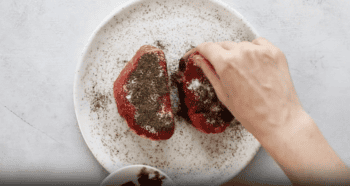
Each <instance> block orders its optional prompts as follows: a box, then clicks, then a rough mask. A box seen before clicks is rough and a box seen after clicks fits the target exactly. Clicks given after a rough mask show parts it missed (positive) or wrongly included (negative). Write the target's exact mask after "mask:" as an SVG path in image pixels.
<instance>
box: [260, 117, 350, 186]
mask: <svg viewBox="0 0 350 186" xmlns="http://www.w3.org/2000/svg"><path fill="white" fill-rule="evenodd" d="M291 122H293V125H290V126H292V127H286V128H285V129H283V130H281V131H280V132H278V133H275V134H273V135H271V136H268V137H264V139H260V142H261V144H262V145H263V146H264V148H265V149H266V150H267V151H268V152H269V153H270V155H271V156H272V157H273V158H274V159H275V160H276V161H277V162H278V163H279V165H280V166H281V168H282V169H283V171H284V172H285V173H286V175H287V176H288V177H289V179H290V180H291V181H292V182H293V183H294V184H325V183H330V184H332V183H337V184H340V183H343V184H344V185H348V184H350V181H349V177H350V174H349V169H348V168H347V167H346V165H345V164H344V163H343V162H342V161H341V160H340V158H339V157H338V156H337V155H336V153H335V152H334V151H333V150H332V148H331V147H330V146H329V144H328V143H327V141H326V139H325V138H324V137H323V135H322V133H321V132H320V130H319V129H318V127H317V125H316V124H315V123H314V121H313V120H312V118H311V117H310V116H308V115H307V114H306V113H304V114H302V115H299V116H298V117H295V119H294V120H291Z"/></svg>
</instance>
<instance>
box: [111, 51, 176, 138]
mask: <svg viewBox="0 0 350 186" xmlns="http://www.w3.org/2000/svg"><path fill="white" fill-rule="evenodd" d="M113 90H114V97H115V100H116V103H117V107H118V112H119V114H120V115H121V116H122V117H123V118H125V119H126V121H127V123H128V125H129V127H130V128H131V130H132V131H134V132H135V133H136V134H138V135H140V136H142V137H145V138H147V139H151V140H166V139H169V138H170V137H171V136H172V135H173V133H174V129H175V124H174V117H173V113H172V109H171V104H170V91H169V86H168V73H167V65H166V60H165V56H164V53H163V51H162V50H160V49H158V48H156V47H153V46H150V45H144V46H142V47H141V48H140V49H139V50H138V51H137V52H136V54H135V56H134V57H133V58H132V59H131V60H130V61H129V62H128V63H127V64H126V66H125V68H124V69H123V70H122V71H121V73H120V75H119V77H118V78H117V79H116V81H115V82H114V88H113Z"/></svg>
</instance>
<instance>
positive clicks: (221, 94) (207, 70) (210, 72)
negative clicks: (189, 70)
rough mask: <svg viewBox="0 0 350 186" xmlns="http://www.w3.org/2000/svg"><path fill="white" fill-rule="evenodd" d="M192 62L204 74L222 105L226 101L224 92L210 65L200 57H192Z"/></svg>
mask: <svg viewBox="0 0 350 186" xmlns="http://www.w3.org/2000/svg"><path fill="white" fill-rule="evenodd" d="M193 60H194V63H195V65H196V66H198V67H200V68H201V69H202V71H203V72H204V74H205V76H206V77H207V78H208V79H209V82H210V83H211V84H212V86H213V87H214V90H215V92H216V95H217V96H218V98H219V99H220V101H221V102H223V103H224V102H225V101H226V100H227V97H226V96H224V95H225V92H224V90H223V86H222V84H221V80H220V77H219V76H218V75H217V74H216V72H215V70H214V68H213V66H212V65H211V64H210V62H209V61H208V60H206V59H205V58H203V57H202V56H200V55H194V56H193Z"/></svg>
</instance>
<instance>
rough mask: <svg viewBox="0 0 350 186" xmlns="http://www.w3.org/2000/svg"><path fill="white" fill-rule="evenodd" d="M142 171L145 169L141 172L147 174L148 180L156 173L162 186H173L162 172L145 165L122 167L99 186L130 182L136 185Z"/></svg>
mask: <svg viewBox="0 0 350 186" xmlns="http://www.w3.org/2000/svg"><path fill="white" fill-rule="evenodd" d="M142 169H145V170H143V171H145V172H147V173H148V174H149V176H148V177H149V178H150V179H151V178H154V177H155V175H156V172H158V174H159V175H160V177H163V178H164V179H162V186H175V184H174V182H173V181H172V180H171V178H169V177H168V176H167V175H166V174H165V173H164V172H162V171H161V170H159V169H156V168H154V167H150V166H146V165H130V166H127V167H123V168H122V169H119V170H117V171H116V172H113V173H112V174H110V175H109V176H107V177H106V178H105V179H104V180H103V181H102V183H101V186H108V185H115V186H117V185H123V184H125V183H128V182H130V181H132V182H133V183H134V184H136V185H138V184H139V182H138V178H139V176H138V175H139V174H140V173H141V171H142Z"/></svg>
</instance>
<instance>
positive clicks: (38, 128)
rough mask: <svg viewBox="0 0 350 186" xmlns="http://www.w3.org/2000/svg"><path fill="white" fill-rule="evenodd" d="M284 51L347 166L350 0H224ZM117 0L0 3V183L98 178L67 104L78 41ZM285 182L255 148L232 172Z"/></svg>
mask: <svg viewBox="0 0 350 186" xmlns="http://www.w3.org/2000/svg"><path fill="white" fill-rule="evenodd" d="M223 1H224V2H225V3H227V4H229V5H230V6H231V7H233V8H234V9H236V10H237V11H238V12H240V13H241V14H242V15H243V16H244V17H245V18H246V19H247V20H248V21H249V22H250V23H251V25H252V26H253V27H255V29H256V30H257V31H258V33H259V34H260V35H261V36H263V37H265V38H267V39H268V40H270V41H271V42H272V43H274V44H275V45H276V46H277V47H279V48H280V49H281V50H282V51H283V52H284V53H285V55H286V57H287V60H288V63H289V68H290V71H291V76H292V80H293V82H294V85H295V88H296V90H297V93H298V96H299V98H300V100H301V102H302V104H303V106H304V108H305V110H306V111H307V113H309V114H310V115H311V116H312V117H313V118H314V120H315V121H316V123H317V125H318V127H319V128H320V130H321V132H322V133H323V135H324V136H325V138H326V139H327V141H328V142H329V144H330V145H331V146H332V148H333V149H334V150H335V152H336V153H337V154H338V155H339V156H340V158H341V159H342V160H343V161H344V162H345V163H346V164H347V165H348V166H350V147H349V144H350V137H349V134H350V125H349V122H350V114H349V113H350V62H349V59H350V42H349V41H350V32H349V30H350V12H349V11H348V10H349V9H350V2H349V1H344V0H337V1H323V0H283V1H282V0H260V1H254V0H223ZM123 2H124V1H120V0H100V1H91V0H89V1H87V0H84V1H83V0H79V1H78V0H75V1H67V0H62V1H61V0H60V1H59V0H55V1H45V0H27V1H23V0H22V1H21V0H6V1H0V87H1V88H0V89H1V91H0V126H1V127H0V184H18V183H22V184H38V183H43V184H45V183H46V184H50V183H57V184H58V185H65V184H68V185H72V184H75V185H83V184H85V185H86V184H91V185H98V184H99V183H101V181H102V180H103V179H104V178H105V177H106V176H108V174H109V173H108V172H107V171H106V170H105V169H104V168H103V167H102V166H101V165H100V164H99V163H98V162H97V160H96V159H95V158H94V156H93V155H92V153H91V152H90V150H89V148H88V147H87V145H86V143H85V141H84V139H83V137H82V134H81V133H80V130H79V127H78V123H77V120H76V116H75V112H74V104H73V82H74V74H75V70H76V65H77V63H78V61H79V59H80V57H81V54H82V51H83V48H84V46H85V45H86V44H87V41H88V39H89V37H90V35H91V34H92V32H93V31H94V30H95V29H96V28H97V26H98V25H99V24H100V23H101V21H102V20H103V19H104V18H105V17H106V16H107V15H109V14H110V12H111V11H112V10H113V9H115V8H116V7H117V6H119V5H120V4H121V3H123ZM235 179H239V180H244V182H249V183H250V184H262V183H270V184H280V185H281V184H282V185H290V184H291V183H290V181H289V180H288V178H287V176H286V175H285V174H284V173H283V171H282V170H281V169H280V167H279V166H278V164H277V163H276V162H275V161H274V160H273V159H272V158H271V157H270V156H269V154H268V153H267V152H266V151H265V149H264V148H261V149H260V150H259V152H258V154H257V155H256V157H255V158H254V159H253V161H252V162H251V163H250V164H249V165H248V166H247V167H246V168H245V169H244V170H243V171H242V172H241V173H240V174H239V175H238V176H237V177H236V178H235Z"/></svg>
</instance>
